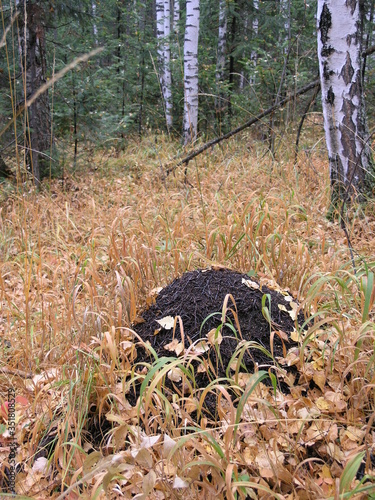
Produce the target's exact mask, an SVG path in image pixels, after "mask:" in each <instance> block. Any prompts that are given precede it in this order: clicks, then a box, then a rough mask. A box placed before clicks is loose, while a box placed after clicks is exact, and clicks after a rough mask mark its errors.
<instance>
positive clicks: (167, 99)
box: [156, 0, 173, 132]
mask: <svg viewBox="0 0 375 500" xmlns="http://www.w3.org/2000/svg"><path fill="white" fill-rule="evenodd" d="M170 33H171V12H170V0H156V34H157V40H158V68H159V78H160V86H161V90H162V94H163V101H164V111H165V119H166V124H167V130H168V132H169V131H170V129H171V127H172V121H173V115H172V76H171V65H170V61H171V48H170Z"/></svg>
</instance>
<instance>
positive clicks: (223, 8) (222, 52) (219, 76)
mask: <svg viewBox="0 0 375 500" xmlns="http://www.w3.org/2000/svg"><path fill="white" fill-rule="evenodd" d="M226 46H227V1H226V0H220V3H219V35H218V40H217V60H216V74H215V79H216V98H215V109H216V114H217V117H218V120H219V122H220V121H221V120H220V114H221V110H222V109H223V108H224V99H223V98H224V92H223V83H224V70H225V56H226Z"/></svg>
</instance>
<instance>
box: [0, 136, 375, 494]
mask: <svg viewBox="0 0 375 500" xmlns="http://www.w3.org/2000/svg"><path fill="white" fill-rule="evenodd" d="M317 130H318V131H319V134H321V130H320V129H317ZM314 133H315V135H314ZM310 134H311V137H316V136H317V132H316V130H315V132H314V130H312V131H310ZM288 141H289V139H288V137H285V138H284V140H283V141H281V142H280V144H279V148H280V149H279V151H278V154H277V157H276V158H272V157H271V156H270V155H269V154H268V153H267V150H266V148H265V146H264V144H261V143H257V142H256V141H255V140H254V139H253V137H252V136H251V133H250V132H248V133H247V134H243V135H242V137H241V140H239V139H238V140H236V139H232V140H231V141H228V142H226V143H225V144H222V145H221V146H218V147H216V148H214V149H213V150H211V151H209V152H207V153H206V154H203V155H200V156H199V157H197V158H196V159H195V161H192V162H190V164H189V166H188V168H187V170H186V172H185V168H184V167H183V168H179V169H176V170H175V172H174V173H173V174H170V175H169V176H168V177H166V178H164V176H163V175H162V171H163V167H162V165H163V164H165V163H166V162H168V161H169V160H170V159H171V158H173V157H174V155H175V154H176V153H177V151H178V149H179V145H178V144H177V143H173V142H169V141H167V140H165V138H163V137H158V138H157V142H156V141H155V138H154V137H149V138H145V139H143V141H142V142H141V143H139V142H137V141H134V142H130V143H129V144H128V146H127V148H126V150H125V151H120V152H119V151H117V150H116V149H115V148H113V149H112V150H107V151H99V152H98V151H95V150H94V149H92V150H85V151H84V150H82V152H81V159H80V162H79V164H78V168H77V170H76V172H75V173H74V175H73V174H69V175H68V176H67V177H66V179H65V180H64V182H63V183H62V182H61V181H60V180H52V181H50V182H48V181H45V182H44V184H43V189H42V191H41V192H40V193H36V192H35V191H34V190H32V189H31V190H27V191H26V190H24V191H23V192H22V193H21V192H17V191H16V190H15V188H14V187H12V186H10V185H4V189H3V191H2V192H3V194H2V199H1V209H0V225H1V231H0V265H1V273H0V301H1V316H0V352H1V354H0V464H1V465H0V491H1V492H2V493H1V498H3V496H4V497H5V495H6V494H7V493H8V494H9V495H10V494H11V490H12V486H13V484H14V483H13V479H15V490H16V492H17V494H18V495H19V496H18V498H36V499H44V498H54V499H57V498H58V499H63V498H68V499H78V498H137V499H163V498H173V499H174V498H176V499H180V498H185V499H188V498H205V499H213V498H215V499H223V500H226V499H229V500H232V499H240V498H243V499H245V498H262V499H271V498H277V499H282V500H290V499H301V500H304V499H314V500H315V499H318V498H324V499H326V498H327V499H328V498H332V499H339V498H355V499H359V498H369V497H370V498H375V481H374V473H375V459H374V455H375V451H374V447H375V424H374V420H375V419H374V415H375V392H374V387H375V385H374V384H375V352H374V340H375V339H374V334H375V310H374V307H373V305H374V302H375V286H374V283H375V280H374V267H375V259H374V257H375V255H374V248H375V203H374V202H371V203H368V204H367V205H366V206H362V207H352V208H351V209H350V210H348V212H347V214H346V216H347V229H348V233H349V235H350V240H351V243H352V245H353V248H354V250H355V270H354V269H353V265H352V262H351V259H350V253H349V249H348V242H347V239H346V237H345V234H344V232H343V230H342V228H341V226H340V223H335V222H330V221H329V220H328V219H327V217H326V214H327V210H328V207H329V176H328V161H327V160H326V156H325V152H324V151H319V150H317V149H316V147H315V148H314V147H311V148H307V146H306V147H305V149H304V150H303V151H302V152H301V153H300V155H299V159H298V162H297V163H296V164H294V162H293V155H292V153H290V148H289V147H288V145H287V143H288ZM317 144H319V141H318V142H317V143H316V145H317ZM13 401H14V403H15V411H13V408H12V403H13ZM14 450H15V454H14V455H12V453H13V451H14ZM13 457H15V459H14V460H13ZM14 467H15V468H14ZM13 473H14V474H13ZM12 474H13V476H12Z"/></svg>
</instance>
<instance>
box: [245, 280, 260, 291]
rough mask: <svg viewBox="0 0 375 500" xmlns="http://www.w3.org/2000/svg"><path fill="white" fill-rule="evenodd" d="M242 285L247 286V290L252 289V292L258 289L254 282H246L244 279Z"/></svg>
mask: <svg viewBox="0 0 375 500" xmlns="http://www.w3.org/2000/svg"><path fill="white" fill-rule="evenodd" d="M242 283H243V284H244V285H246V286H248V287H249V288H252V289H253V290H258V289H259V285H258V283H257V282H256V281H252V280H246V279H245V278H242Z"/></svg>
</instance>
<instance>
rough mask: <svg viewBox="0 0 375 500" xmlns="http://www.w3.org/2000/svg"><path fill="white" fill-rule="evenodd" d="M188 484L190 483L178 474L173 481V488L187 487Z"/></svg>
mask: <svg viewBox="0 0 375 500" xmlns="http://www.w3.org/2000/svg"><path fill="white" fill-rule="evenodd" d="M188 486H190V483H189V482H188V481H185V480H184V479H182V478H181V477H179V476H176V477H175V478H174V481H173V489H175V490H176V489H178V488H187V487H188Z"/></svg>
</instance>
